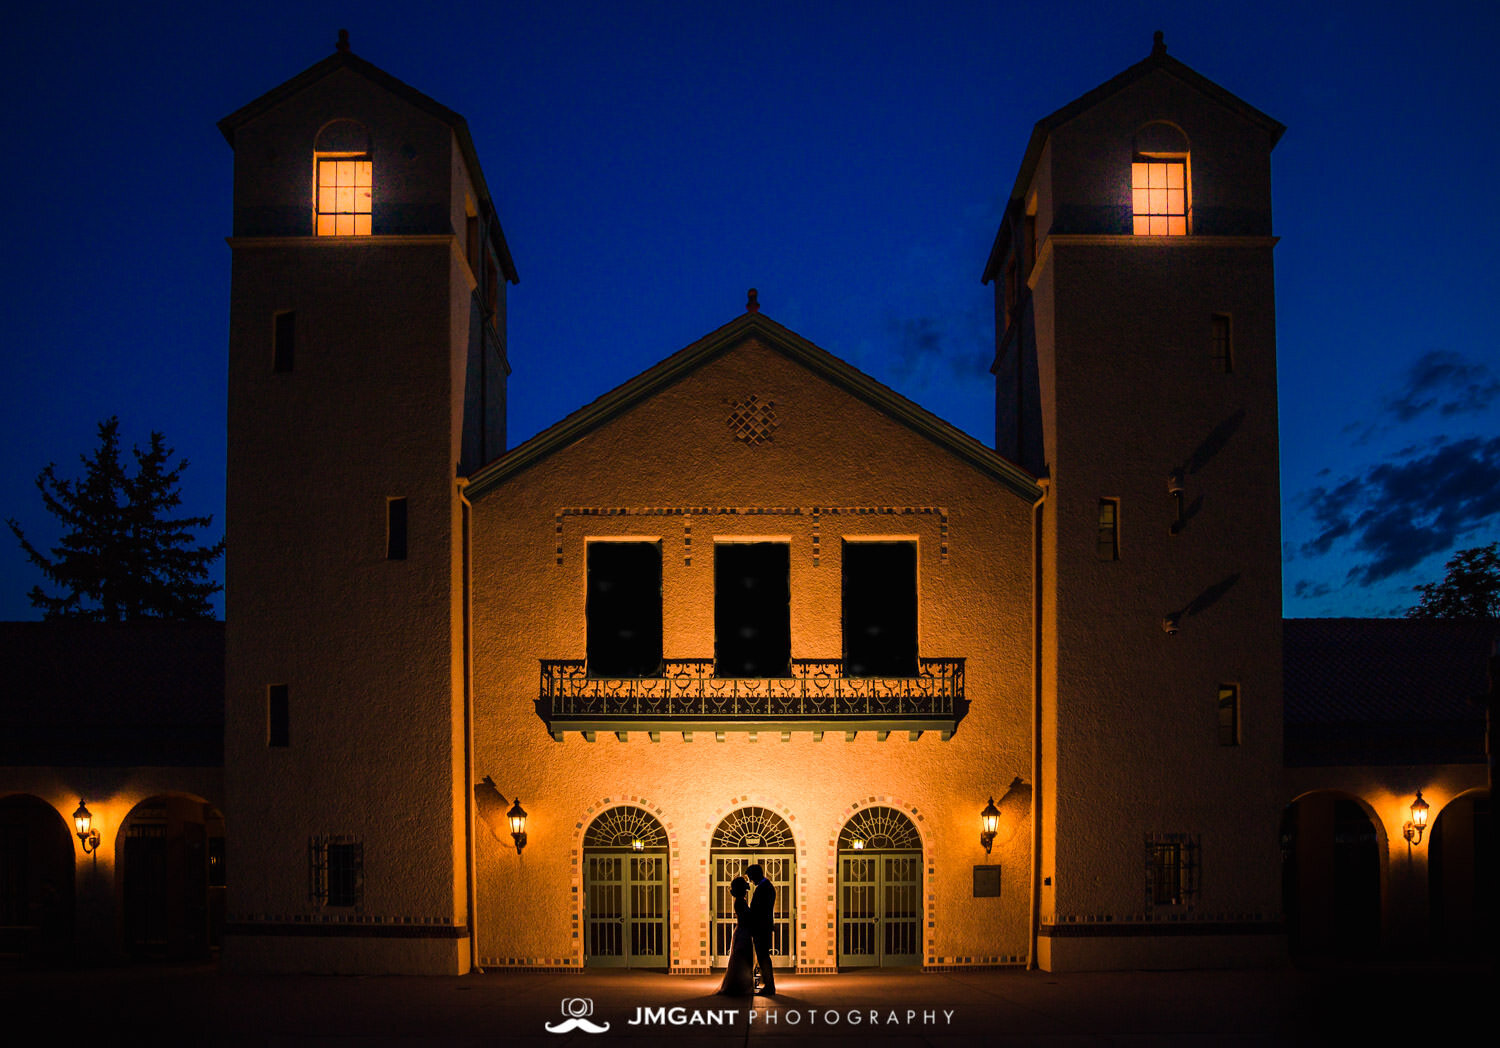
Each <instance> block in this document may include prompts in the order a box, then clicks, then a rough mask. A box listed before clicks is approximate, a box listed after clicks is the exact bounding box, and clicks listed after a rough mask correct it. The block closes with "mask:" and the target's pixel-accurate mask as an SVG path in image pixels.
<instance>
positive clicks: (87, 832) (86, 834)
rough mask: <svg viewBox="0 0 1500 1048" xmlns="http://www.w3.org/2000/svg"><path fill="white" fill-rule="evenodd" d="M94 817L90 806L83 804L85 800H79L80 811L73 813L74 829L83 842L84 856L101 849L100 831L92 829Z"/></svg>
mask: <svg viewBox="0 0 1500 1048" xmlns="http://www.w3.org/2000/svg"><path fill="white" fill-rule="evenodd" d="M93 818H94V816H93V815H92V814H91V813H90V812H89V806H88V805H87V804H85V803H83V798H82V797H79V798H78V810H77V811H75V812H74V813H73V827H74V829H75V830H76V831H77V833H78V839H79V840H80V841H82V842H83V854H85V855H88V854H89V853H90V852H92V851H93V850H94V849H95V848H97V847H99V831H98V830H95V829H92V828H90V826H89V824H90V823H91V822H92V821H93Z"/></svg>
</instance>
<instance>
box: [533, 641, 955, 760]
mask: <svg viewBox="0 0 1500 1048" xmlns="http://www.w3.org/2000/svg"><path fill="white" fill-rule="evenodd" d="M791 669H792V672H791V674H790V675H789V676H786V677H716V676H714V661H713V659H667V660H666V661H665V662H664V663H663V664H662V672H661V675H660V676H655V677H590V676H589V675H588V667H587V664H586V663H585V662H584V660H583V659H543V660H542V691H541V698H540V699H538V700H537V713H538V714H539V715H540V716H541V718H542V719H543V720H544V721H546V722H547V730H548V731H550V732H551V733H552V737H553V738H555V739H557V740H558V741H561V740H562V737H563V734H564V733H565V732H568V731H577V732H582V733H583V735H584V737H585V738H587V739H589V740H590V741H592V740H593V738H594V735H595V733H596V732H600V731H611V732H615V733H616V734H617V735H619V736H620V737H621V738H624V737H625V736H626V734H627V733H628V732H631V731H638V732H645V733H647V734H649V735H650V737H651V738H652V739H653V740H657V739H659V737H660V734H661V732H663V731H667V732H682V733H683V736H684V738H691V736H692V735H693V734H694V733H695V732H703V733H709V732H712V733H713V734H714V735H715V736H716V737H718V738H720V739H722V738H723V735H724V733H725V732H730V731H733V732H749V733H752V734H757V733H759V732H767V733H773V732H779V733H780V734H781V737H782V738H783V739H786V738H788V737H790V734H791V732H793V731H809V732H812V734H813V736H814V737H815V738H822V736H823V733H824V732H827V731H833V732H843V733H844V735H845V737H846V738H847V739H853V738H854V736H855V734H856V733H857V732H860V731H872V732H875V733H876V735H877V737H878V738H880V739H885V738H886V737H888V736H889V735H890V733H891V732H893V731H894V732H902V731H904V732H907V733H909V735H910V737H911V738H916V737H918V736H919V735H920V734H921V733H922V732H924V731H936V732H939V733H940V734H941V735H942V737H943V738H944V739H947V738H948V737H949V736H951V735H952V734H953V729H954V727H955V725H956V724H957V723H958V721H959V719H960V718H961V717H962V715H963V711H964V709H965V702H964V660H963V659H926V658H919V659H917V675H916V676H915V677H846V676H844V664H843V663H842V662H841V661H839V660H837V659H793V660H792V667H791Z"/></svg>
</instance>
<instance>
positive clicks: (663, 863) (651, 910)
mask: <svg viewBox="0 0 1500 1048" xmlns="http://www.w3.org/2000/svg"><path fill="white" fill-rule="evenodd" d="M668 866H669V853H668V848H667V834H666V830H665V829H664V828H663V827H662V824H661V822H660V820H658V819H657V818H656V817H655V816H654V815H652V814H651V813H650V812H648V811H646V809H644V808H642V807H639V806H637V805H634V804H616V805H614V806H613V807H610V808H606V809H604V811H602V812H600V813H599V814H598V815H597V816H595V817H594V819H593V820H592V821H591V822H590V823H589V825H588V828H587V829H586V830H585V831H584V834H583V898H584V914H583V924H584V963H585V964H588V965H593V966H595V967H605V968H665V967H667V966H668V963H669V956H668V949H669V945H668V944H669V941H670V937H669V936H668V934H667V921H668V918H669V917H670V912H671V907H670V905H669V899H670V893H669V891H668V887H669V884H668V880H667V869H668Z"/></svg>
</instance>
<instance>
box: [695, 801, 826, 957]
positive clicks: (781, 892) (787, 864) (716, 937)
mask: <svg viewBox="0 0 1500 1048" xmlns="http://www.w3.org/2000/svg"><path fill="white" fill-rule="evenodd" d="M751 863H759V864H760V865H761V866H762V867H764V869H765V876H766V879H767V880H768V881H770V882H771V884H772V885H773V886H774V887H775V889H776V900H775V911H774V915H773V917H772V941H771V957H772V963H773V964H774V965H775V966H776V967H777V968H780V969H783V970H793V969H795V968H796V966H797V962H798V958H799V956H800V950H799V941H801V942H803V943H805V940H803V939H801V937H800V936H799V934H798V933H799V931H800V929H799V927H798V920H799V914H800V913H801V911H800V910H799V909H798V904H799V903H800V901H801V900H800V899H799V897H798V890H797V885H798V884H799V883H800V878H799V877H798V876H797V873H798V868H799V866H800V863H799V862H798V861H797V838H796V835H795V834H793V832H792V825H791V822H790V821H789V820H788V819H787V817H786V816H784V815H782V814H781V813H780V812H777V811H775V810H774V809H772V808H769V807H766V806H765V805H761V804H743V805H740V806H739V807H737V808H733V809H731V810H730V811H729V812H728V813H727V814H725V815H724V816H723V817H722V818H720V819H719V821H718V822H717V823H716V824H715V825H714V828H713V831H712V833H710V835H709V840H708V902H709V905H708V911H709V913H708V917H709V939H708V950H709V956H710V962H711V963H712V964H714V965H724V964H727V963H728V960H729V948H730V943H731V941H732V940H733V936H734V929H735V924H736V919H735V913H734V900H733V898H732V896H731V894H730V891H729V888H730V884H731V882H732V881H733V880H734V879H735V878H736V877H738V876H740V875H741V874H742V873H743V871H744V870H745V868H746V867H748V866H749V865H750V864H751ZM753 891H755V889H753V888H752V892H753Z"/></svg>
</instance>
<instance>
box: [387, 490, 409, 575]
mask: <svg viewBox="0 0 1500 1048" xmlns="http://www.w3.org/2000/svg"><path fill="white" fill-rule="evenodd" d="M385 559H386V560H405V559H406V499H404V498H389V499H386V500H385Z"/></svg>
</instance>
